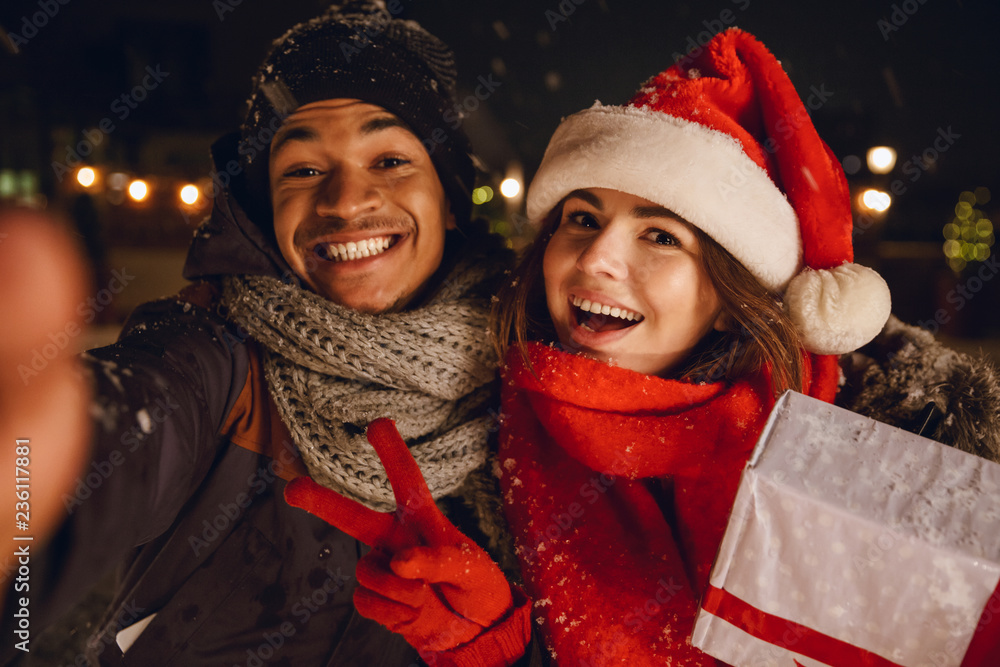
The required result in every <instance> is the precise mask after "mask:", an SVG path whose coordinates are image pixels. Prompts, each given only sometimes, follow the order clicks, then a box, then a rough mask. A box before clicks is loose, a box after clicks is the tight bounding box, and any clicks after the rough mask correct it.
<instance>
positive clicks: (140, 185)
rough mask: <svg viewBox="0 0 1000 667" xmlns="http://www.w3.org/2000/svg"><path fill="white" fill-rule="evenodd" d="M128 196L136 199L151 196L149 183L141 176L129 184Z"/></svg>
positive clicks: (139, 199) (140, 199)
mask: <svg viewBox="0 0 1000 667" xmlns="http://www.w3.org/2000/svg"><path fill="white" fill-rule="evenodd" d="M128 196H129V197H131V198H132V199H133V200H135V201H142V200H143V199H145V198H146V197H147V196H149V185H148V184H147V183H146V181H144V180H142V179H141V178H137V179H135V180H134V181H132V182H131V183H129V184H128Z"/></svg>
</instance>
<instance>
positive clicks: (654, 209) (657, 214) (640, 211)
mask: <svg viewBox="0 0 1000 667" xmlns="http://www.w3.org/2000/svg"><path fill="white" fill-rule="evenodd" d="M632 215H633V216H635V217H636V218H670V219H671V220H678V221H680V222H683V223H685V224H690V223H688V221H687V220H685V219H684V218H682V217H681V216H679V215H677V213H675V212H674V211H671V210H670V209H669V208H667V207H665V206H659V205H654V206H636V207H634V208H633V209H632Z"/></svg>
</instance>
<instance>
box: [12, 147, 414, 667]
mask: <svg viewBox="0 0 1000 667" xmlns="http://www.w3.org/2000/svg"><path fill="white" fill-rule="evenodd" d="M218 148H219V147H218V146H217V150H218ZM231 148H232V145H230V146H228V147H227V149H231ZM226 154H227V153H226V152H225V151H223V152H222V154H221V157H220V156H217V158H216V161H217V164H219V165H221V168H220V172H221V171H222V170H223V169H224V168H225V166H224V165H225V161H226ZM229 273H258V274H265V275H272V276H277V277H282V276H286V277H287V276H290V275H291V273H290V271H288V268H287V265H286V264H285V262H284V260H283V259H282V257H281V255H280V253H279V252H278V250H277V248H276V246H275V245H274V244H273V242H272V240H271V239H270V237H269V234H268V232H266V231H265V230H264V229H262V228H261V227H258V226H257V225H255V224H253V223H252V222H251V221H250V219H249V217H248V216H247V215H246V214H245V213H244V212H243V210H242V209H241V208H240V206H239V204H238V203H237V202H236V200H235V198H234V196H233V193H232V192H231V191H230V190H224V191H222V192H220V193H219V194H218V195H217V196H216V198H215V208H214V211H213V214H212V217H211V220H210V222H209V223H208V224H207V225H206V226H203V227H202V228H201V229H200V230H199V232H198V233H197V235H196V238H195V240H194V242H193V244H192V246H191V250H190V253H189V256H188V262H187V265H186V267H185V276H186V277H187V278H189V279H191V280H194V281H199V280H208V281H209V282H202V283H196V284H195V285H194V286H192V287H190V288H188V289H186V290H185V291H184V292H183V293H182V294H181V295H179V296H178V297H176V298H169V299H164V300H161V301H157V302H154V303H150V304H146V305H144V306H142V307H140V308H138V309H137V310H136V311H135V312H134V313H133V314H132V316H131V317H130V318H129V320H128V322H127V323H126V325H125V327H124V329H123V331H122V333H121V336H120V338H119V340H118V342H117V343H115V344H114V345H111V346H108V347H105V348H102V349H98V350H94V351H92V352H90V353H89V354H87V355H85V360H86V361H87V363H88V364H89V365H90V367H91V370H92V373H93V376H94V382H95V387H96V396H97V397H98V398H97V399H96V400H95V404H94V424H95V427H94V428H95V435H94V438H93V441H94V443H95V445H94V451H93V454H92V463H91V464H90V466H89V468H88V469H87V471H86V472H85V473H84V474H83V476H82V477H81V479H80V480H79V483H78V485H77V488H76V490H75V492H74V494H73V495H72V496H68V497H67V498H65V499H64V500H65V502H66V504H67V507H68V509H69V512H70V515H69V518H68V520H67V521H66V522H65V525H64V526H62V528H61V530H60V531H59V532H58V534H57V535H56V536H55V538H54V540H53V542H52V543H51V545H50V546H49V547H48V549H47V550H46V553H45V557H44V558H42V557H41V556H39V557H38V558H37V559H36V560H35V561H34V572H33V579H32V581H33V582H37V586H35V587H34V588H33V589H32V607H31V609H32V613H33V614H35V616H34V617H33V624H34V625H33V627H34V628H35V629H36V630H35V632H36V633H37V632H38V631H40V630H41V628H42V627H43V625H44V624H45V623H46V622H49V621H51V620H52V618H53V617H54V616H55V615H57V614H59V613H61V612H64V611H65V610H66V609H67V608H69V607H70V606H72V605H73V604H75V603H76V602H77V600H78V599H79V597H80V595H81V594H82V593H83V592H84V591H86V590H87V588H88V587H89V586H91V585H92V584H93V583H94V582H95V581H97V580H98V579H99V578H100V577H101V576H102V574H103V573H105V572H106V571H108V570H109V569H110V568H113V567H115V566H117V565H119V564H121V563H123V565H121V567H120V572H121V574H120V584H119V585H118V587H117V593H116V595H115V598H114V600H113V602H112V604H111V607H110V609H109V610H108V612H107V614H106V616H105V617H104V619H103V621H102V622H101V624H100V625H99V626H98V627H96V628H92V637H91V639H90V640H89V644H88V651H87V652H88V653H89V654H91V655H93V656H95V657H96V658H97V659H99V661H100V662H99V664H102V665H136V666H141V667H150V666H154V665H177V666H182V667H196V666H198V665H205V666H209V665H210V666H212V667H219V666H222V665H225V666H229V665H246V666H248V667H253V666H257V665H265V664H266V665H286V666H291V665H296V666H313V665H366V666H367V665H371V666H377V665H384V666H385V667H399V666H402V667H405V666H408V665H411V664H419V663H418V661H417V656H416V653H415V651H413V649H412V648H411V647H409V646H408V645H407V644H406V642H405V641H404V640H403V639H402V638H401V637H400V636H399V635H396V634H393V633H390V632H389V631H388V630H386V629H385V628H383V627H382V626H381V625H379V624H377V623H375V622H373V621H370V620H368V619H366V618H363V617H361V616H359V615H358V614H357V613H356V611H355V610H354V606H353V603H352V596H353V592H354V588H355V578H354V571H355V565H356V564H357V562H358V559H359V558H360V557H361V556H362V555H363V554H364V553H365V552H366V551H367V548H366V547H365V546H364V545H363V544H361V543H359V542H357V541H356V540H354V539H353V538H351V537H350V536H348V535H346V534H345V533H343V532H341V531H340V530H338V529H337V528H334V527H332V526H330V525H328V524H327V523H326V522H324V521H322V520H320V519H318V518H316V517H314V516H312V515H309V514H307V513H306V512H303V511H302V510H299V509H296V508H292V507H290V506H288V505H287V504H286V503H285V501H284V498H283V489H284V486H285V483H286V481H287V480H289V479H291V478H293V477H295V476H297V475H299V474H303V473H304V472H305V469H304V467H303V465H302V463H301V461H300V459H299V457H298V455H297V452H296V448H295V446H294V445H293V444H292V440H291V437H290V435H289V433H288V431H287V429H286V427H285V426H284V424H283V423H282V421H281V419H280V417H279V416H278V414H277V411H276V407H275V404H274V402H273V400H272V399H271V398H270V396H269V392H268V387H267V382H266V380H265V378H264V375H263V371H262V359H261V354H260V349H259V347H258V346H257V344H256V343H254V341H253V340H251V339H249V338H248V337H247V336H246V335H245V334H244V332H242V331H240V330H239V329H238V327H236V326H235V325H233V324H231V323H229V322H227V321H226V319H225V318H224V317H223V316H222V314H220V310H219V306H218V300H217V289H213V287H212V282H213V281H216V280H217V278H218V277H219V276H221V275H225V274H229ZM11 597H13V596H8V599H10V598H11ZM10 618H11V614H5V616H4V623H5V624H9V623H10ZM150 619H151V620H150ZM146 623H148V625H144V624H146ZM139 630H141V632H139ZM123 631H124V632H123ZM130 635H135V636H137V638H133V641H134V643H132V644H131V645H130V646H129V647H128V650H127V651H125V652H123V651H122V650H121V648H120V646H119V644H120V643H122V642H125V641H126V639H128V638H130ZM7 636H12V635H7ZM11 644H12V642H5V644H4V645H5V648H6V647H9V646H10V645H11ZM11 655H13V652H9V653H7V654H6V655H5V659H6V658H9V657H10V656H11ZM79 664H84V662H83V660H82V658H81V660H80V661H79Z"/></svg>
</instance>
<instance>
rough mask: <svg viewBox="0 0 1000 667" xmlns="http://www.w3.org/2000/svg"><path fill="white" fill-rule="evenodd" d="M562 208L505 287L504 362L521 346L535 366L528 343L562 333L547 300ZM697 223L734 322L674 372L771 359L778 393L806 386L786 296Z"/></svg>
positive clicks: (730, 376)
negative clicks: (550, 256)
mask: <svg viewBox="0 0 1000 667" xmlns="http://www.w3.org/2000/svg"><path fill="white" fill-rule="evenodd" d="M561 213H562V204H561V203H560V204H559V205H558V206H556V207H555V208H554V209H553V210H552V212H551V213H549V215H548V216H546V218H545V219H544V220H543V221H542V225H541V230H540V231H539V233H538V236H537V237H536V238H535V240H534V242H533V243H532V244H531V245H530V247H529V248H528V250H527V251H526V252H525V254H524V256H523V257H522V259H521V261H520V262H519V263H518V266H517V268H516V269H514V271H513V273H512V274H511V279H510V280H508V281H505V282H504V284H503V285H502V286H501V288H500V290H499V291H498V292H497V298H496V300H495V301H494V304H493V309H492V312H491V313H490V332H491V334H492V335H493V344H494V346H495V347H496V350H497V357H498V358H499V359H500V360H501V361H503V359H505V358H506V355H507V353H508V351H509V350H510V348H511V346H516V347H517V349H518V351H519V352H520V353H521V357H522V358H523V359H524V361H525V362H526V363H528V365H529V367H530V361H529V360H528V351H527V347H526V343H527V342H528V341H532V340H534V341H542V342H552V341H555V340H557V337H556V333H555V329H554V327H553V326H552V320H551V319H550V317H549V312H548V307H547V305H546V302H545V289H544V284H543V281H544V279H543V277H542V260H543V258H544V256H545V249H546V247H547V246H548V244H549V240H550V239H551V238H552V235H553V234H554V233H555V230H556V227H558V225H559V219H560V217H561ZM690 229H691V230H692V231H693V232H694V234H695V236H696V237H697V239H698V244H699V247H700V249H701V253H700V257H701V263H702V266H703V267H704V269H705V272H706V273H707V274H708V277H709V280H711V282H712V286H713V287H714V288H715V291H716V293H717V294H718V296H719V301H720V303H721V304H722V312H723V313H725V315H726V316H727V317H726V319H727V327H726V330H725V331H712V332H710V333H709V334H707V335H706V336H705V337H704V338H703V339H702V340H701V341H700V342H699V343H698V345H697V346H696V348H695V349H694V351H692V353H691V354H690V355H689V356H688V357H687V359H685V360H684V362H683V363H682V364H681V365H680V366H679V367H678V368H677V369H676V370H675V371H674V372H672V373H671V376H672V377H676V378H680V379H684V380H690V381H692V382H718V381H726V382H735V381H736V380H739V379H740V378H743V377H745V376H747V375H750V374H751V373H754V372H756V371H758V370H759V369H761V368H764V367H765V366H766V367H770V369H771V388H772V390H773V391H774V394H775V396H777V395H778V394H780V393H781V392H783V391H784V390H786V389H794V390H796V391H801V390H802V371H803V369H802V351H801V344H800V342H799V337H798V333H797V332H796V330H795V326H794V325H793V324H792V322H791V320H790V319H789V318H788V316H787V315H786V314H785V312H784V311H783V310H782V307H781V301H780V299H778V297H777V296H775V295H774V294H772V293H770V292H769V291H768V290H767V289H766V288H765V287H764V286H763V285H761V284H760V281H758V280H757V279H756V278H755V277H754V276H753V274H751V273H750V271H749V270H747V268H746V267H745V266H743V264H741V263H740V262H739V260H737V259H736V258H735V257H733V255H732V254H731V253H730V252H729V251H728V250H726V249H725V248H723V247H722V246H721V245H719V244H718V243H717V242H716V241H715V240H714V239H713V238H712V237H710V236H708V235H707V234H706V233H705V232H703V231H701V230H700V229H698V228H697V227H695V226H693V225H691V226H690Z"/></svg>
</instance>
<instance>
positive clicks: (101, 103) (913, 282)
mask: <svg viewBox="0 0 1000 667" xmlns="http://www.w3.org/2000/svg"><path fill="white" fill-rule="evenodd" d="M392 3H393V5H394V6H396V7H400V8H401V11H402V14H403V15H404V16H406V17H409V18H413V19H416V20H418V21H420V22H421V23H423V24H424V25H425V26H426V27H427V28H428V29H429V30H431V31H432V32H433V33H435V34H436V35H438V36H439V37H441V38H442V39H443V40H444V41H446V42H447V43H448V44H449V45H451V46H452V47H453V48H454V49H455V51H456V53H457V58H458V64H459V86H460V95H459V100H460V103H459V105H460V109H459V111H462V112H463V113H464V119H463V122H464V124H465V127H466V129H467V130H468V132H469V134H470V135H471V137H472V139H473V144H474V146H475V147H476V149H477V154H478V156H479V157H480V159H481V161H482V163H483V166H484V173H483V175H482V178H481V182H480V186H481V187H480V188H479V189H477V191H476V192H475V193H474V201H475V202H476V204H477V210H478V212H479V214H480V215H483V216H486V217H488V218H490V219H491V220H492V221H493V224H494V226H495V228H496V229H498V231H501V232H503V233H505V234H507V235H509V236H517V235H519V234H522V233H523V232H524V231H525V230H526V228H527V227H526V225H525V224H524V217H523V200H524V191H525V184H526V183H527V182H529V181H530V178H531V176H532V174H533V172H534V170H535V169H536V168H537V165H538V163H539V161H540V160H541V157H542V153H543V151H544V148H545V145H546V143H547V141H548V138H549V136H550V135H551V134H552V132H553V130H554V129H555V127H556V126H557V125H558V123H559V120H560V118H561V117H563V116H565V115H568V114H570V113H573V112H575V111H578V110H580V109H583V108H585V107H587V106H589V105H590V104H591V103H593V101H594V100H595V99H599V100H600V101H602V102H604V103H614V104H620V103H623V102H625V101H626V100H627V99H628V98H629V97H630V96H631V94H632V93H633V92H634V91H635V89H636V88H637V87H638V85H639V83H640V82H641V81H643V80H645V79H646V78H648V77H650V76H652V75H654V74H656V73H657V72H659V71H661V70H662V69H664V68H665V67H666V66H667V65H668V64H670V63H672V62H673V60H674V59H675V58H676V57H678V56H679V55H681V54H682V53H683V52H685V51H687V50H689V49H693V48H700V46H701V45H703V44H704V43H705V42H707V41H708V39H709V38H710V37H711V35H712V34H714V33H716V32H719V31H720V30H722V29H724V28H727V27H730V26H733V25H735V26H738V27H741V28H744V29H746V30H749V31H751V32H753V33H754V34H756V35H757V36H758V37H759V38H760V39H761V40H762V41H763V42H764V43H765V44H767V45H768V46H769V47H770V48H771V50H772V51H773V52H774V53H775V54H776V55H777V56H778V57H779V58H780V59H781V60H782V63H783V65H784V66H785V68H786V70H787V71H788V72H789V74H790V76H791V78H792V80H793V81H794V83H795V84H796V87H797V88H798V90H799V92H800V94H801V95H802V96H803V98H804V99H805V100H806V101H807V104H808V106H809V108H810V109H811V112H812V115H813V119H814V122H815V124H816V126H817V127H818V129H819V131H820V134H821V135H822V136H823V137H824V138H825V139H826V141H827V143H829V144H830V146H831V148H832V149H833V151H834V152H835V153H836V155H837V156H838V158H839V159H840V160H841V161H842V164H843V166H844V168H845V171H846V172H847V174H848V179H849V181H850V185H851V189H852V192H853V193H854V206H855V221H856V230H855V232H856V235H855V239H856V247H857V254H858V259H859V261H861V262H863V263H867V264H869V265H872V266H874V267H875V268H877V269H878V270H879V271H880V272H881V273H882V275H883V276H884V277H885V278H886V280H887V281H888V282H889V286H890V288H891V290H892V293H893V297H894V310H895V312H896V313H897V314H898V315H899V316H900V317H901V318H902V319H904V320H906V321H909V322H913V323H919V324H921V325H922V326H925V327H927V328H928V329H930V330H932V331H936V332H938V333H940V334H942V335H944V336H945V337H946V339H947V340H948V341H949V342H951V343H952V344H954V345H956V346H958V347H961V348H963V349H978V348H979V347H983V348H984V349H986V350H987V351H990V352H992V353H993V354H995V355H996V354H998V352H1000V347H998V343H997V341H998V340H1000V308H998V305H1000V298H998V296H1000V280H997V279H995V278H996V274H997V273H998V272H1000V265H998V264H996V263H995V262H996V260H997V258H996V257H995V256H994V254H993V253H994V251H995V249H996V247H995V245H994V242H995V233H994V229H993V225H994V223H995V222H996V221H997V220H998V219H1000V215H998V203H997V202H998V201H1000V183H998V178H997V177H998V166H997V159H996V155H995V153H996V150H997V148H998V147H1000V142H998V129H997V122H996V116H997V112H996V110H997V109H998V108H1000V107H998V103H1000V99H998V91H1000V81H998V75H997V69H996V64H997V56H996V48H995V46H994V41H995V39H996V37H995V36H996V32H997V28H998V27H1000V20H998V19H1000V8H998V7H997V5H996V4H995V3H993V2H991V1H988V0H983V1H969V0H965V1H959V0H902V1H896V2H889V1H888V0H886V1H884V2H872V1H871V0H867V1H865V2H860V1H857V0H853V1H847V2H838V3H833V2H824V3H803V2H795V1H792V0H775V1H767V2H765V1H763V0H714V1H710V2H698V3H694V2H670V1H666V0H533V1H531V2H527V1H520V2H512V1H507V2H501V1H498V0H479V1H477V2H458V1H457V0H454V1H453V0H435V1H433V2H432V1H431V0H392ZM327 4H328V3H325V2H318V1H316V0H283V1H282V2H280V3H277V2H268V1H266V0H174V1H172V2H169V3H166V2H152V1H138V2H137V1H125V0H102V1H101V2H97V1H96V0H27V1H21V0H5V2H4V3H3V5H2V7H0V202H2V203H5V204H10V203H24V204H29V205H33V206H39V207H48V208H51V209H54V210H60V211H63V212H65V213H66V214H67V216H68V217H69V219H71V220H72V221H73V224H75V225H76V227H77V228H78V233H79V235H80V238H81V240H82V242H83V243H84V245H85V247H86V249H87V251H88V253H89V254H90V256H91V258H92V261H93V263H94V267H95V269H94V271H95V277H94V279H95V290H98V291H99V290H100V289H101V288H102V287H106V286H107V284H108V281H109V280H110V279H111V277H112V275H113V274H112V273H111V272H112V271H119V272H121V273H124V274H125V275H126V276H134V278H130V279H129V280H128V281H127V284H126V286H125V288H124V289H122V290H120V292H119V293H117V294H114V298H113V299H112V300H111V301H110V302H109V303H108V304H106V305H102V307H101V310H100V312H98V313H97V317H96V321H97V322H98V323H99V324H102V325H103V327H101V328H99V329H97V330H96V331H95V332H94V333H93V334H92V335H91V336H90V337H89V338H88V339H87V340H86V341H81V345H83V346H86V345H90V344H96V343H98V342H102V341H104V340H106V339H108V338H113V336H114V334H115V332H116V331H117V327H118V326H119V324H120V322H121V321H122V319H123V318H124V317H125V316H126V315H127V313H128V312H129V310H130V309H131V308H132V307H134V306H135V305H136V304H138V303H140V302H142V301H145V300H148V299H150V298H155V297H159V296H163V295H167V294H171V293H173V292H175V291H176V290H177V289H178V288H179V287H181V286H183V284H184V281H183V279H182V278H181V276H180V268H181V265H182V263H183V259H184V255H185V251H186V247H187V244H188V242H189V240H190V238H191V235H192V234H193V232H194V230H195V228H196V227H197V225H198V223H199V222H200V221H201V220H202V219H203V218H204V217H205V215H206V214H207V213H208V211H209V210H210V209H211V193H212V166H211V164H210V162H209V158H208V153H209V146H210V145H211V143H212V141H213V140H214V139H215V138H216V137H218V136H220V135H221V134H223V133H225V132H227V131H229V130H231V129H233V128H235V127H236V126H237V125H238V124H239V122H240V119H241V115H242V112H243V109H244V100H245V98H246V96H247V95H248V93H249V89H250V78H251V75H252V74H253V72H254V69H255V68H256V66H257V64H258V63H259V62H260V61H261V59H262V58H263V56H264V55H265V53H266V51H267V49H268V46H269V44H270V41H271V40H272V39H273V38H275V37H277V36H278V34H280V32H282V31H283V30H284V29H285V28H286V27H289V26H291V25H292V24H293V23H295V22H298V21H301V20H304V19H307V18H310V17H312V16H314V15H316V14H317V13H319V12H320V11H322V10H323V9H324V8H325V6H326V5H327ZM878 147H882V148H881V149H880V150H873V149H875V148H878ZM994 197H996V198H998V199H994ZM115 284H118V283H115ZM995 358H997V357H995Z"/></svg>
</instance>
